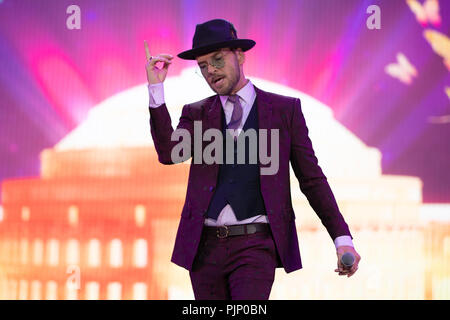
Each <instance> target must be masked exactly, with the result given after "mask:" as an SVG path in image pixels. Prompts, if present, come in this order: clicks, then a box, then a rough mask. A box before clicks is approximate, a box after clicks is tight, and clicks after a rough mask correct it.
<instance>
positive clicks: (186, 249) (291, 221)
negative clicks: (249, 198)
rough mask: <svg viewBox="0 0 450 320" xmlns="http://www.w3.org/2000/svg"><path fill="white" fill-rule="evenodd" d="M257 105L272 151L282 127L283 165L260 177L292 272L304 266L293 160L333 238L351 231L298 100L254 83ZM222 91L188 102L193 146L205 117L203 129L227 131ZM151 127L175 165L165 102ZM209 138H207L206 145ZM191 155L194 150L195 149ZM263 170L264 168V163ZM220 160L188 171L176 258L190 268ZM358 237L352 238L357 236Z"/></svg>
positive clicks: (161, 152) (162, 153) (185, 118)
mask: <svg viewBox="0 0 450 320" xmlns="http://www.w3.org/2000/svg"><path fill="white" fill-rule="evenodd" d="M254 88H255V91H256V101H257V106H258V110H257V111H258V124H259V129H267V139H268V140H267V146H268V154H270V129H279V169H278V172H277V173H276V174H274V175H260V184H261V192H262V196H263V199H264V204H265V207H266V210H267V218H268V220H269V224H270V227H271V229H272V234H273V237H274V240H275V244H276V248H277V253H278V257H277V258H278V266H277V267H284V269H285V271H286V272H287V273H288V272H291V271H294V270H297V269H300V268H302V263H301V259H300V250H299V246H298V238H297V230H296V226H295V213H294V210H293V208H292V202H291V189H290V179H289V161H290V162H291V165H292V169H293V171H294V173H295V175H296V177H297V179H298V181H299V184H300V189H301V191H302V192H303V194H305V196H306V198H307V199H308V202H309V204H310V205H311V207H312V208H313V209H314V211H315V212H316V214H317V215H318V216H319V218H320V220H321V222H322V224H323V225H324V226H325V228H326V229H327V231H328V233H329V235H330V236H331V238H332V239H333V240H334V239H335V238H336V237H338V236H342V235H349V236H350V237H352V236H351V234H350V231H349V228H348V226H347V224H346V222H345V220H344V218H343V217H342V215H341V213H340V211H339V208H338V206H337V203H336V200H335V198H334V196H333V193H332V191H331V188H330V186H329V184H328V182H327V178H326V176H325V175H324V174H323V172H322V169H321V168H320V166H319V165H318V160H317V158H316V156H315V154H314V150H313V147H312V144H311V140H310V139H309V137H308V128H307V126H306V123H305V118H304V116H303V113H302V110H301V102H300V99H299V98H293V97H287V96H283V95H279V94H274V93H271V92H267V91H263V90H261V89H259V88H257V87H256V86H254ZM221 108H222V104H221V102H220V98H219V95H217V94H216V95H214V96H211V97H208V98H206V99H203V100H201V101H198V102H195V103H191V104H187V105H185V106H184V107H183V110H182V114H181V117H180V121H179V124H178V126H177V129H178V128H184V129H186V130H188V131H189V132H190V134H191V140H192V144H193V140H194V139H193V137H194V121H199V120H201V121H202V131H203V132H204V131H206V130H207V129H209V128H216V129H218V130H221V129H222V121H221ZM150 131H151V134H152V137H153V141H154V144H155V149H156V151H157V153H158V159H159V161H160V162H161V163H163V164H173V162H172V160H171V157H170V155H171V150H172V147H173V146H174V145H176V144H177V143H178V141H171V135H172V132H173V131H174V129H173V128H172V124H171V118H170V115H169V112H168V110H167V107H166V105H165V104H163V105H161V106H159V107H158V108H150ZM209 143H210V142H209V141H206V142H203V148H204V147H205V146H206V145H208V144H209ZM191 150H192V154H193V150H194V148H193V147H192V149H191ZM259 165H260V168H261V167H264V166H269V164H267V165H263V164H261V163H259ZM218 172H219V164H212V165H207V164H194V162H193V161H192V163H191V166H190V170H189V181H188V186H187V192H186V200H185V203H184V207H183V210H182V212H181V217H180V224H179V226H178V231H177V236H176V239H175V246H174V250H173V253H172V259H171V261H172V262H174V263H175V264H177V265H179V266H181V267H184V268H186V269H188V270H191V268H192V264H193V261H194V258H195V255H196V253H197V248H198V244H199V242H200V236H201V233H202V228H203V224H204V221H205V218H206V217H205V213H206V211H207V209H208V206H209V202H210V200H211V198H212V195H213V192H214V190H215V187H216V183H217V177H218ZM352 238H353V237H352Z"/></svg>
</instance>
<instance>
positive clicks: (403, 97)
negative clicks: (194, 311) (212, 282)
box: [0, 0, 450, 299]
mask: <svg viewBox="0 0 450 320" xmlns="http://www.w3.org/2000/svg"><path fill="white" fill-rule="evenodd" d="M214 18H223V19H226V20H228V21H230V22H232V23H233V24H234V26H235V27H236V29H237V36H238V37H239V38H248V39H253V40H255V42H256V45H255V47H254V48H252V49H251V50H249V51H248V52H246V62H245V65H244V71H245V74H246V75H247V77H248V78H250V79H251V80H252V82H253V83H255V84H256V85H259V86H260V87H261V88H262V89H264V90H267V91H272V92H275V93H280V94H285V95H289V96H296V97H299V98H300V99H301V101H302V108H303V109H304V114H305V118H306V122H307V125H308V128H309V130H310V137H311V140H312V142H313V146H314V149H315V151H316V154H317V157H318V159H319V164H320V165H321V167H322V169H323V171H324V173H325V175H326V176H327V177H328V180H329V183H330V186H331V188H332V190H333V192H334V194H335V196H336V199H337V201H338V204H339V207H340V209H341V212H342V213H343V215H344V217H345V218H346V220H347V222H348V223H349V226H350V228H351V230H352V234H353V236H354V244H355V246H356V249H357V250H358V252H359V253H360V254H361V256H362V260H361V263H360V269H359V270H358V272H357V273H356V274H355V276H353V277H352V278H349V279H340V278H339V279H338V277H337V276H336V275H335V273H334V272H333V270H334V268H335V263H336V261H335V252H334V246H333V243H332V241H330V239H329V236H328V234H327V233H326V230H325V229H324V228H323V226H322V225H321V224H320V221H319V220H318V218H317V217H316V215H315V213H314V211H313V210H312V209H311V207H310V206H309V204H308V202H307V200H306V198H305V197H304V195H303V194H302V193H301V192H300V190H299V187H298V181H297V180H296V179H295V175H294V174H293V173H292V172H291V190H292V202H293V205H294V209H295V212H296V216H297V219H296V223H297V225H298V226H297V229H298V231H299V233H298V236H299V242H300V249H301V254H302V261H303V264H304V266H303V269H302V270H300V271H297V272H295V273H292V274H285V273H284V271H283V270H282V269H279V270H277V275H276V280H275V284H274V287H273V290H272V293H271V297H270V298H271V299H336V298H337V299H360V298H363V299H364V298H375V299H448V298H449V297H450V266H449V262H450V222H449V221H450V170H448V168H449V164H450V142H449V141H450V77H449V71H450V39H449V36H450V2H448V1H443V0H441V1H437V0H435V1H433V0H426V1H415V0H411V1H403V0H398V1H388V0H386V1H381V0H379V1H376V0H370V1H360V0H354V1H353V0H351V1H333V0H320V1H316V0H314V1H313V0H308V1H307V0H303V1H299V0H296V1H294V0H292V1H287V0H284V1H144V0H142V1H140V0H133V1H106V0H105V1H99V0H83V1H82V0H79V1H64V0H54V1H50V0H46V1H44V0H40V1H31V0H20V1H19V0H0V97H1V99H0V150H1V153H0V164H1V165H0V181H1V189H0V298H2V299H184V298H186V299H192V298H193V293H192V289H191V287H190V281H189V277H188V274H187V271H186V270H184V269H181V268H179V267H177V266H175V265H174V264H171V263H170V256H171V251H172V249H173V244H174V239H175V233H176V228H177V225H178V221H179V218H180V213H181V209H182V206H183V203H184V198H185V195H186V186H187V179H188V170H189V163H188V162H185V163H182V164H178V165H174V166H164V165H162V164H160V163H159V162H158V159H157V154H156V151H155V149H154V146H153V141H152V138H151V135H150V127H149V113H148V92H147V88H146V75H145V51H144V40H147V41H148V42H149V45H150V50H151V53H152V54H153V55H156V54H159V53H170V54H172V55H174V56H175V58H174V60H173V63H172V65H171V66H170V68H169V73H168V77H167V79H166V81H165V84H164V86H165V87H164V88H165V97H166V102H167V105H168V108H169V111H170V113H171V117H172V125H173V126H176V125H177V124H178V120H179V117H180V114H181V108H182V106H183V105H184V104H186V103H190V102H193V101H197V100H200V99H202V98H205V97H207V96H210V95H212V94H214V93H213V92H212V91H211V89H210V88H209V87H208V86H207V84H206V83H205V81H204V80H203V79H202V78H201V77H199V76H198V75H197V74H196V73H195V61H186V60H182V59H179V58H178V57H176V54H178V53H179V52H181V51H184V50H187V49H189V48H191V47H192V36H193V33H194V31H195V26H196V24H198V23H202V22H204V21H206V20H210V19H214ZM405 266H408V267H407V268H405Z"/></svg>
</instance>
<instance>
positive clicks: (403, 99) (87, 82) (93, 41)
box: [0, 0, 450, 203]
mask: <svg viewBox="0 0 450 320" xmlns="http://www.w3.org/2000/svg"><path fill="white" fill-rule="evenodd" d="M71 4H76V5H78V6H79V7H80V8H81V17H82V25H81V29H80V30H68V28H67V27H66V19H67V17H68V14H67V13H66V8H67V7H68V6H69V5H71ZM371 4H376V5H378V6H379V7H380V8H381V29H380V30H376V29H375V30H369V29H368V28H367V27H366V20H367V18H368V16H369V14H368V13H366V9H367V7H368V6H369V5H371ZM440 14H441V17H442V23H441V25H440V26H433V25H428V26H425V27H424V26H422V25H421V24H419V23H418V22H417V21H416V19H415V16H414V14H413V13H412V12H411V10H410V9H409V8H408V6H407V4H406V2H405V1H403V0H396V1H387V0H386V1H375V0H370V1H361V0H351V1H350V0H346V1H335V0H311V1H298V0H296V1H260V0H258V1H209V0H208V1H148V0H146V1H144V0H142V1H137V0H132V1H99V0H90V1H87V0H86V1H82V0H76V1H72V0H71V1H63V0H53V1H50V0H45V1H44V0H40V1H31V0H21V1H17V0H16V1H13V0H0V97H1V98H0V164H1V165H0V181H2V180H5V179H10V178H14V177H34V176H38V175H39V165H40V161H39V153H40V152H41V151H42V150H43V149H45V148H51V147H52V146H53V145H54V144H55V143H57V142H58V141H59V140H60V139H61V138H63V137H64V136H65V135H66V134H67V133H68V132H70V131H71V130H72V129H74V128H75V127H77V126H78V125H79V124H80V123H81V122H82V121H83V120H84V119H85V117H86V115H87V112H88V110H89V109H90V108H92V107H93V106H95V105H96V104H97V103H99V102H101V101H103V100H104V99H106V98H108V97H110V96H112V95H113V94H115V93H118V92H121V91H123V90H126V89H128V88H130V87H133V86H135V85H138V84H142V83H144V82H145V81H146V77H145V69H144V65H145V51H144V46H143V41H144V39H147V40H148V41H149V44H150V49H151V53H152V54H157V53H171V54H173V55H176V54H178V53H179V52H181V51H183V50H186V49H188V48H191V41H192V35H193V32H194V30H195V25H196V24H197V23H201V22H204V21H206V20H209V19H213V18H224V19H227V20H229V21H231V22H232V23H233V24H234V25H235V27H236V29H237V32H238V37H243V38H250V39H253V40H255V41H256V46H255V47H254V48H253V49H252V50H250V51H249V52H248V53H247V61H246V64H245V72H246V74H247V75H250V76H254V77H258V78H263V79H267V80H270V81H273V82H278V83H281V84H284V85H288V86H289V87H292V88H294V89H297V90H299V91H302V92H305V93H307V94H309V95H311V96H313V97H314V98H316V99H318V100H320V101H322V102H323V103H325V104H326V105H328V106H330V107H331V108H332V109H333V112H334V115H335V117H336V119H337V121H339V122H340V123H342V124H343V125H344V126H345V127H347V128H348V129H349V130H350V131H352V132H353V133H354V134H355V135H356V136H358V137H359V138H360V139H361V140H362V141H363V142H364V143H366V144H367V145H369V146H372V147H375V148H377V149H379V150H380V151H381V152H382V155H383V158H382V169H383V173H385V174H399V175H408V176H417V177H419V178H420V179H421V180H422V181H423V183H424V186H423V201H424V202H425V203H427V202H433V203H436V202H443V203H444V202H446V203H448V202H450V170H449V167H450V166H449V164H450V148H449V146H450V122H443V123H432V122H430V121H428V119H429V118H430V117H437V116H445V115H449V114H450V103H449V97H448V96H447V95H446V93H445V87H446V86H450V78H449V70H448V69H447V68H446V66H445V65H444V63H443V59H442V57H440V56H439V55H437V54H436V53H435V52H434V51H433V50H432V47H431V46H430V44H429V43H428V42H427V40H426V39H425V37H424V36H423V31H424V30H425V29H427V28H429V29H432V30H437V31H439V32H441V33H443V34H445V35H447V36H448V35H449V29H450V1H440ZM398 52H402V53H404V54H405V56H407V57H408V60H409V61H410V62H411V63H412V64H413V65H414V66H415V67H416V69H417V72H418V76H417V77H415V78H414V79H413V81H412V83H411V84H409V85H408V84H405V83H403V82H401V81H399V80H398V79H396V78H393V77H391V76H389V75H388V74H387V73H386V72H385V71H384V68H385V66H386V65H388V64H390V63H393V62H395V61H396V55H397V53H398ZM188 66H193V63H192V62H188V61H184V60H181V59H179V58H177V57H176V58H175V59H174V62H173V64H172V66H171V68H170V70H169V75H168V76H173V75H176V74H178V73H179V72H180V71H181V70H182V69H184V68H186V67H188ZM174 122H175V124H176V123H177V122H176V120H174ZM149 139H150V135H149ZM0 194H1V192H0ZM0 202H1V199H0Z"/></svg>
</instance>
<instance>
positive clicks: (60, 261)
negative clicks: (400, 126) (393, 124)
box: [0, 70, 450, 299]
mask: <svg viewBox="0 0 450 320" xmlns="http://www.w3.org/2000/svg"><path fill="white" fill-rule="evenodd" d="M192 74H193V72H192V70H185V72H184V73H183V74H181V76H180V77H174V78H168V79H167V80H166V82H165V92H166V101H167V105H168V106H169V111H170V112H171V116H172V126H174V127H175V126H176V124H177V123H178V119H179V115H180V114H181V107H182V105H183V104H185V103H188V102H189V101H196V100H199V99H201V98H203V97H205V96H208V95H211V93H210V92H208V89H209V88H207V87H206V86H207V85H206V84H205V83H204V82H203V80H202V79H200V78H199V77H197V76H195V75H192ZM251 79H252V82H254V83H255V84H256V85H258V86H260V87H261V88H264V89H267V90H268V91H272V92H277V93H281V94H286V95H291V96H298V97H300V98H301V99H302V105H303V106H304V107H303V108H304V113H305V118H306V121H307V123H308V128H309V129H310V137H311V140H312V141H313V143H314V148H315V150H316V153H317V156H318V159H319V161H320V165H321V167H322V168H323V170H324V172H325V174H326V175H327V177H328V179H329V181H330V185H331V187H332V189H333V191H334V193H335V195H336V199H337V201H338V204H339V207H340V209H341V211H342V213H343V215H344V217H345V219H346V221H347V222H348V223H349V225H350V226H351V229H352V231H353V233H354V236H355V240H354V241H355V246H356V247H357V249H358V252H359V253H360V254H361V256H362V257H363V260H361V263H360V270H359V274H358V275H356V276H355V277H352V278H350V279H340V278H338V277H336V275H335V274H334V272H333V270H334V267H335V263H336V261H335V256H334V254H335V253H334V252H333V251H334V246H333V243H332V242H331V241H330V239H329V237H328V235H327V234H326V230H324V228H322V227H321V225H320V221H319V220H318V218H317V217H316V215H315V213H314V212H313V211H312V208H311V207H310V206H309V204H308V201H307V200H306V198H305V197H304V196H303V194H301V192H300V190H299V188H298V181H296V180H295V175H293V174H291V179H292V180H291V189H292V201H293V205H294V210H295V211H296V214H297V221H296V223H297V224H298V227H297V229H298V232H299V234H298V237H299V241H300V243H301V244H302V245H301V248H302V252H301V254H302V260H303V262H304V266H303V269H302V270H300V271H298V272H295V273H293V274H289V275H287V274H284V271H283V270H282V269H278V270H277V274H276V277H277V281H275V283H274V287H273V290H272V293H271V297H270V298H271V299H335V298H339V299H371V298H372V299H432V298H433V299H436V298H448V297H449V286H448V281H449V280H448V279H450V272H449V266H448V265H447V264H448V257H449V252H450V250H449V248H450V245H449V243H450V242H449V239H450V235H449V234H448V230H449V228H448V222H447V223H439V224H433V223H430V222H429V221H428V220H427V219H424V214H423V212H424V211H423V210H424V208H425V207H426V206H424V205H423V204H422V197H421V190H422V182H421V181H420V180H419V179H418V178H415V177H405V176H391V175H389V176H387V175H383V174H382V173H381V164H380V159H381V154H380V152H379V151H378V150H376V149H374V148H369V147H367V146H366V145H364V144H363V143H362V142H361V141H360V140H359V139H357V138H356V137H355V136H354V135H353V134H352V133H351V132H349V131H348V130H347V129H345V128H344V127H343V126H342V125H340V124H339V123H338V122H336V121H335V119H334V118H333V115H332V112H331V110H330V109H329V108H328V107H326V106H324V105H322V104H321V103H320V102H318V101H316V100H314V99H313V98H311V97H309V96H307V95H305V94H303V93H300V92H297V91H293V90H292V89H289V88H286V87H283V86H280V85H274V84H272V83H269V82H266V81H263V80H258V79H254V78H251ZM186 83H190V84H191V85H192V86H195V87H196V90H189V88H188V87H186V86H182V85H181V84H186ZM175 92H176V93H177V94H175ZM180 97H183V99H186V100H179V99H181V98H180ZM147 101H148V94H147V88H146V86H145V85H143V86H138V87H135V88H132V89H130V90H128V91H126V92H124V93H121V94H119V95H116V96H114V97H112V98H110V99H108V100H106V101H104V102H102V103H101V104H99V105H98V106H96V107H95V108H93V109H91V111H90V112H89V115H88V117H87V118H86V119H85V121H84V122H82V123H81V124H80V125H79V127H77V128H76V129H75V130H73V131H72V132H71V133H69V134H68V135H67V136H66V137H64V138H63V139H62V140H61V141H60V142H59V143H58V144H57V145H55V146H54V147H53V148H50V149H46V150H43V151H42V153H41V157H40V163H41V173H40V176H39V177H27V178H21V179H10V180H6V181H4V182H3V184H2V193H3V194H2V199H3V203H2V214H1V221H0V298H1V299H193V294H192V289H191V287H190V282H189V281H190V280H189V276H188V274H187V271H186V270H184V269H182V268H180V267H178V266H176V265H174V264H172V263H171V262H170V258H171V253H172V249H173V244H174V240H175V234H176V230H177V225H178V221H179V218H180V214H181V209H182V206H183V203H184V199H185V195H186V187H187V179H188V172H189V161H188V162H185V163H181V164H176V165H170V166H166V165H162V164H160V163H159V162H158V158H157V154H156V151H155V150H154V147H153V142H152V139H151V136H150V128H149V121H148V119H149V114H148V110H147V108H148V107H147V105H146V104H147ZM325 128H326V131H325ZM330 139H332V141H331V140H330ZM342 150H344V151H345V150H351V152H343V151H342ZM349 154H351V159H353V160H351V159H350V157H349V156H348V155H349ZM292 177H293V178H292ZM430 208H431V209H430ZM427 210H435V211H439V210H441V211H442V210H446V208H443V209H442V208H441V209H439V208H438V207H436V206H434V207H432V206H429V207H428V209H427ZM421 212H422V213H421ZM405 265H408V267H407V269H406V271H405V268H404V266H405ZM294 283H295V285H293V284H294Z"/></svg>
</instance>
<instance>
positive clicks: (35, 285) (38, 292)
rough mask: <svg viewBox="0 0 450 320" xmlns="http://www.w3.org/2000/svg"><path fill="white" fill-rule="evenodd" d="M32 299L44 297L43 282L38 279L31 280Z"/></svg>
mask: <svg viewBox="0 0 450 320" xmlns="http://www.w3.org/2000/svg"><path fill="white" fill-rule="evenodd" d="M30 299H31V300H41V299H42V284H41V282H40V281H38V280H33V281H31V288H30Z"/></svg>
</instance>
